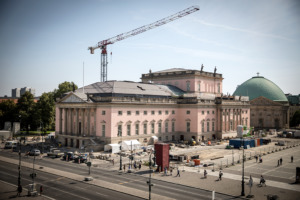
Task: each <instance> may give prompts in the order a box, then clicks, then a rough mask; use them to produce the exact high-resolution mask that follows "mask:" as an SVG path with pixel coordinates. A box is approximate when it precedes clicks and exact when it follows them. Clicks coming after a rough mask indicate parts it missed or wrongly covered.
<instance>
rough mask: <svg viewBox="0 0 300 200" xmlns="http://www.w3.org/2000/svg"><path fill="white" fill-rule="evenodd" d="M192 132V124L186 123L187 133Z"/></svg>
mask: <svg viewBox="0 0 300 200" xmlns="http://www.w3.org/2000/svg"><path fill="white" fill-rule="evenodd" d="M190 131H191V123H190V122H186V132H188V133H189V132H190Z"/></svg>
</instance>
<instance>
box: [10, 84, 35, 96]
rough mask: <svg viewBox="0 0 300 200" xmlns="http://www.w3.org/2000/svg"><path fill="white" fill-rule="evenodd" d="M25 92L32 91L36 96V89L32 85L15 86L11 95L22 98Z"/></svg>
mask: <svg viewBox="0 0 300 200" xmlns="http://www.w3.org/2000/svg"><path fill="white" fill-rule="evenodd" d="M25 92H30V93H31V94H32V95H33V96H35V89H33V88H30V87H23V88H15V89H12V90H11V97H13V98H20V97H21V95H23V94H24V93H25Z"/></svg>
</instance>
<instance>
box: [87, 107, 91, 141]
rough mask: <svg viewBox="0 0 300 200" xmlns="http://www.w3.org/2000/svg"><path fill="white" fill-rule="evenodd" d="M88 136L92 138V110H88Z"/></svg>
mask: <svg viewBox="0 0 300 200" xmlns="http://www.w3.org/2000/svg"><path fill="white" fill-rule="evenodd" d="M87 115H88V116H87V135H88V136H91V130H90V128H91V109H90V108H88V109H87Z"/></svg>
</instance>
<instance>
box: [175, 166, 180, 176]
mask: <svg viewBox="0 0 300 200" xmlns="http://www.w3.org/2000/svg"><path fill="white" fill-rule="evenodd" d="M177 176H179V177H180V171H179V168H177V175H176V177H177Z"/></svg>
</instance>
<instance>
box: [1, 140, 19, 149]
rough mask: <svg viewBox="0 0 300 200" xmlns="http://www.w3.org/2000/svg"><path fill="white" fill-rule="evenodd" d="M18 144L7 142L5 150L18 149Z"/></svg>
mask: <svg viewBox="0 0 300 200" xmlns="http://www.w3.org/2000/svg"><path fill="white" fill-rule="evenodd" d="M17 145H18V143H17V142H16V141H7V142H6V143H5V147H4V148H5V149H11V148H17Z"/></svg>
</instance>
